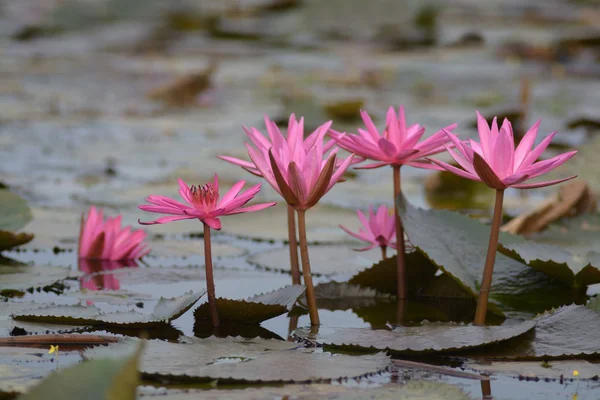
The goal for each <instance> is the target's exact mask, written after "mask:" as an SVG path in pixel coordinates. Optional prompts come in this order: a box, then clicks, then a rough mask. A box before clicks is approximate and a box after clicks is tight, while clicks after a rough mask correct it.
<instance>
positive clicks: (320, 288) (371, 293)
mask: <svg viewBox="0 0 600 400" xmlns="http://www.w3.org/2000/svg"><path fill="white" fill-rule="evenodd" d="M315 296H316V297H317V300H318V303H319V308H321V309H326V310H331V311H334V310H348V309H355V308H360V307H369V306H375V305H376V304H379V303H381V302H390V301H392V300H393V298H392V296H391V295H389V294H385V293H379V292H377V291H376V290H374V289H370V288H363V287H360V286H358V285H351V284H349V283H346V282H341V283H340V282H326V283H321V284H319V285H317V286H315ZM304 303H306V300H304Z"/></svg>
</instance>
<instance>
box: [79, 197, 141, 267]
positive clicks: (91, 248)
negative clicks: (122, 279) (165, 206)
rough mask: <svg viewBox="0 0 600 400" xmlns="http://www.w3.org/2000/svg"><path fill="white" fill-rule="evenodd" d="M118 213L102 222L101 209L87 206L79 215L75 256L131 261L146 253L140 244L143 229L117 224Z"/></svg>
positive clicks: (118, 222) (119, 222)
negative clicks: (76, 253) (79, 224)
mask: <svg viewBox="0 0 600 400" xmlns="http://www.w3.org/2000/svg"><path fill="white" fill-rule="evenodd" d="M121 219H122V216H121V215H119V216H117V217H114V218H107V219H106V221H104V216H103V212H102V210H98V209H96V207H94V206H92V207H90V209H89V211H88V213H87V217H83V216H82V221H81V230H80V233H79V249H78V254H79V258H85V259H97V260H113V261H114V260H134V259H138V258H141V257H143V256H145V255H146V254H148V253H149V252H150V249H149V248H148V245H146V244H145V243H144V239H145V238H146V232H144V231H143V230H141V229H139V230H135V231H132V230H131V227H130V226H127V227H125V228H122V227H121Z"/></svg>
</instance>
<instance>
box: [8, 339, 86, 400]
mask: <svg viewBox="0 0 600 400" xmlns="http://www.w3.org/2000/svg"><path fill="white" fill-rule="evenodd" d="M59 351H60V348H59ZM47 353H48V348H44V349H38V348H30V347H29V348H25V347H12V346H9V347H0V397H2V398H4V397H3V396H2V394H4V395H7V396H8V398H11V397H10V395H13V396H16V395H18V394H20V393H24V392H26V391H28V390H30V389H31V388H33V387H35V386H36V385H38V384H39V383H40V382H41V381H42V379H43V378H44V377H46V376H48V375H51V374H52V373H53V372H54V371H56V369H57V363H56V356H55V355H53V354H47ZM59 358H60V359H59V364H58V368H65V367H69V366H71V365H74V364H77V363H79V362H81V356H80V354H79V352H76V351H71V352H66V351H60V353H59ZM46 398H47V397H46Z"/></svg>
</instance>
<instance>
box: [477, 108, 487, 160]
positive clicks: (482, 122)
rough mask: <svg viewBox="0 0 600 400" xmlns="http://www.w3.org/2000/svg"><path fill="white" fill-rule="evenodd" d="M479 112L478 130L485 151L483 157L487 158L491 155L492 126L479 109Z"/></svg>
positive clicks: (482, 148)
mask: <svg viewBox="0 0 600 400" xmlns="http://www.w3.org/2000/svg"><path fill="white" fill-rule="evenodd" d="M475 112H476V113H477V132H478V133H479V142H480V143H481V150H482V151H483V157H484V158H487V157H488V155H489V148H490V134H491V133H490V127H489V125H488V123H487V121H486V119H485V118H484V117H483V116H482V115H481V114H479V111H475Z"/></svg>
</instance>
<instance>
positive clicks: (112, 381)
mask: <svg viewBox="0 0 600 400" xmlns="http://www.w3.org/2000/svg"><path fill="white" fill-rule="evenodd" d="M143 347H144V346H143V342H140V343H139V344H138V347H137V349H136V351H135V352H134V353H133V354H132V355H130V356H128V357H120V358H113V359H106V360H100V359H98V360H92V361H86V362H84V363H82V364H80V365H75V366H72V367H69V368H67V369H64V370H62V371H60V372H57V373H55V374H52V375H50V376H48V377H47V378H46V379H45V380H44V381H42V382H41V383H40V384H39V385H38V386H36V387H34V388H32V389H31V390H29V391H28V392H27V393H26V394H24V395H22V396H21V397H19V399H20V400H43V399H47V398H48V396H49V395H52V394H60V398H61V399H64V400H76V399H77V400H79V399H84V398H85V399H90V400H104V399H111V400H135V398H136V389H137V386H138V385H139V384H140V376H139V373H138V365H139V358H140V354H141V352H142V349H143Z"/></svg>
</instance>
